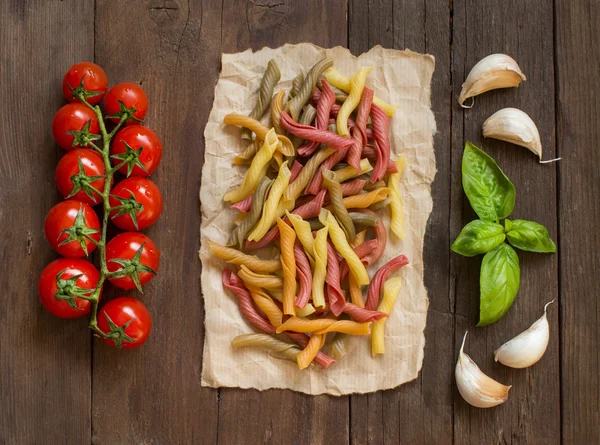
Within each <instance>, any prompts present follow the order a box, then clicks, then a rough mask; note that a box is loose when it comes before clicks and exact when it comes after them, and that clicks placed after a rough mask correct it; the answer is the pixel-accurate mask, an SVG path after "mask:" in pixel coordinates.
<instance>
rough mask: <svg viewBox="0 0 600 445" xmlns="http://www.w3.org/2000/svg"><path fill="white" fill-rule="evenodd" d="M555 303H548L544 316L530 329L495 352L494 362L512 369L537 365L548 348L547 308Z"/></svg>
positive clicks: (548, 326)
mask: <svg viewBox="0 0 600 445" xmlns="http://www.w3.org/2000/svg"><path fill="white" fill-rule="evenodd" d="M552 303H554V300H552V301H551V302H550V303H546V305H545V306H544V315H542V316H541V317H540V318H539V319H538V320H537V321H536V322H535V323H533V324H532V325H531V327H530V328H529V329H527V330H526V331H524V332H521V333H520V334H519V335H517V336H516V337H515V338H513V339H512V340H509V341H507V342H506V343H504V344H503V345H502V346H500V347H499V348H498V349H496V350H495V351H494V360H495V361H497V362H500V363H502V364H503V365H505V366H510V367H511V368H527V367H528V366H531V365H533V364H535V363H537V362H538V361H539V360H540V359H541V358H542V356H543V355H544V353H545V352H546V348H547V347H548V342H549V340H550V325H549V324H548V319H547V318H546V308H547V307H548V306H549V305H550V304H552Z"/></svg>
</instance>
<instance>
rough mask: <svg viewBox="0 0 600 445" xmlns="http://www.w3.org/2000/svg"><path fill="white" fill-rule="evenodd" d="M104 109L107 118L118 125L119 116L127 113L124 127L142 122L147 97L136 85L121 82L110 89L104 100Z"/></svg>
mask: <svg viewBox="0 0 600 445" xmlns="http://www.w3.org/2000/svg"><path fill="white" fill-rule="evenodd" d="M104 109H105V110H106V114H107V115H108V116H107V117H110V118H111V119H112V121H113V122H115V123H119V121H120V120H121V115H122V114H123V113H128V115H129V116H128V119H127V121H126V122H125V125H131V124H135V123H137V122H141V121H143V120H144V117H145V116H146V112H147V111H148V96H146V92H145V91H144V90H143V89H142V87H141V86H139V85H138V84H136V83H131V82H123V83H119V84H117V85H115V86H114V87H112V88H111V89H110V90H109V91H108V93H106V97H105V98H104Z"/></svg>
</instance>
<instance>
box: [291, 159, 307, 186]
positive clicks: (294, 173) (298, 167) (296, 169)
mask: <svg viewBox="0 0 600 445" xmlns="http://www.w3.org/2000/svg"><path fill="white" fill-rule="evenodd" d="M303 168H304V166H303V165H302V164H300V163H299V162H298V161H294V163H293V164H292V168H291V169H290V173H291V175H290V179H289V183H290V184H291V183H292V182H294V181H295V180H296V178H297V177H298V175H299V174H300V172H301V171H302V169H303Z"/></svg>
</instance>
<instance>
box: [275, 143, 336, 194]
mask: <svg viewBox="0 0 600 445" xmlns="http://www.w3.org/2000/svg"><path fill="white" fill-rule="evenodd" d="M334 152H335V150H334V149H333V148H330V147H324V148H322V149H320V150H319V151H318V152H317V153H315V155H314V156H313V157H311V158H310V159H309V160H308V162H307V163H306V165H305V166H304V168H303V169H302V171H301V172H300V174H299V175H298V177H297V178H296V180H295V181H294V182H292V183H291V184H290V185H289V186H288V188H287V189H286V190H285V193H284V194H283V199H284V200H286V201H290V200H293V201H295V200H296V199H298V197H299V196H300V194H301V193H302V190H304V188H305V187H306V186H307V185H308V182H309V181H310V179H311V178H312V177H313V176H314V175H315V172H316V171H317V168H318V167H319V165H321V164H322V163H323V161H325V160H326V159H327V158H328V157H330V156H331V155H332V154H333V153H334ZM315 194H316V193H315Z"/></svg>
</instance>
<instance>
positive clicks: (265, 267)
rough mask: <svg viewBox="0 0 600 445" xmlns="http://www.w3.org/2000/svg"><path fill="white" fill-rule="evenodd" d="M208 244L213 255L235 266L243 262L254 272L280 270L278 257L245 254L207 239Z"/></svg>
mask: <svg viewBox="0 0 600 445" xmlns="http://www.w3.org/2000/svg"><path fill="white" fill-rule="evenodd" d="M208 245H209V246H210V249H211V250H212V253H213V255H215V256H216V257H217V258H221V259H222V260H223V261H226V262H228V263H230V264H233V265H235V266H240V265H242V264H243V265H244V266H246V267H247V268H248V269H250V270H253V271H254V272H264V273H272V272H279V271H280V270H281V262H280V261H279V259H276V260H261V259H260V258H258V257H257V256H254V255H246V254H245V253H243V252H240V251H239V250H237V249H233V248H231V247H225V246H222V245H221V244H219V243H215V242H212V241H209V243H208Z"/></svg>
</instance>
